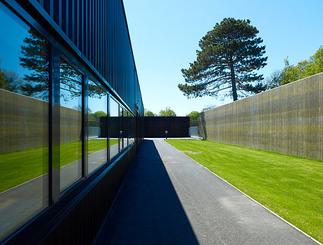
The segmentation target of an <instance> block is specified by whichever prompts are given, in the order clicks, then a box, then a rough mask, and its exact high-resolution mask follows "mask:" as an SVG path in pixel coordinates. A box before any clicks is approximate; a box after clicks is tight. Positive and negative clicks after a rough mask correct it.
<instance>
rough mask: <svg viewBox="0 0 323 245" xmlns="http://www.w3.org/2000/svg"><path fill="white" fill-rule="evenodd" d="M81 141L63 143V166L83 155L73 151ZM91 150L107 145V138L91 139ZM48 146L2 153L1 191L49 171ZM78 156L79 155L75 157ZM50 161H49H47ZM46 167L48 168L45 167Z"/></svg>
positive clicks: (0, 167) (0, 168) (91, 151)
mask: <svg viewBox="0 0 323 245" xmlns="http://www.w3.org/2000/svg"><path fill="white" fill-rule="evenodd" d="M79 143H80V142H79V141H74V142H68V143H63V144H61V151H62V152H61V157H62V166H64V165H67V164H69V163H71V162H73V161H75V160H78V159H80V158H81V157H82V155H81V154H79V152H75V151H73V149H75V145H78V144H79ZM88 143H89V152H90V153H93V152H96V151H99V150H102V149H104V148H106V147H107V140H106V139H105V140H95V139H93V140H89V141H88ZM117 143H118V140H115V139H110V145H114V144H117ZM47 153H48V147H37V148H33V149H28V150H22V151H13V152H6V153H1V154H0V176H1V181H0V192H3V191H5V190H7V189H10V188H12V187H14V186H17V185H19V184H22V183H24V182H26V181H29V180H31V179H34V178H36V177H38V176H41V175H42V174H45V173H47V172H48V169H47V165H46V166H45V165H44V164H43V163H44V157H45V156H48V154H47ZM75 156H77V157H75ZM47 162H48V161H47ZM45 167H46V169H45Z"/></svg>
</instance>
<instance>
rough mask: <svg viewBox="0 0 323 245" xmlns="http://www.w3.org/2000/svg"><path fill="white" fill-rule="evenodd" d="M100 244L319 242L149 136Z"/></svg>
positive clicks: (110, 215)
mask: <svg viewBox="0 0 323 245" xmlns="http://www.w3.org/2000/svg"><path fill="white" fill-rule="evenodd" d="M95 244H153V245H156V244H185V245H188V244H257V245H258V244H292V245H295V244H316V243H315V242H314V241H313V240H312V239H310V238H309V237H307V236H305V235H304V234H303V233H301V232H300V231H298V230H296V229H295V228H293V227H292V226H290V225H288V224H287V223H286V222H284V221H283V220H281V219H280V218H278V217H277V216H275V215H274V214H272V213H271V212H269V211H268V210H266V209H265V208H263V207H262V206H260V205H259V204H257V203H256V202H254V201H253V200H251V199H250V198H248V197H246V196H245V195H244V194H242V193H241V192H239V191H238V190H236V189H235V188H233V187H232V186H230V185H229V184H227V183H226V182H225V181H223V180H222V179H220V178H218V177H217V176H215V175H214V174H212V173H211V172H209V171H208V170H206V169H205V168H203V167H202V166H200V165H199V164H197V163H196V162H194V161H193V160H191V159H190V158H189V157H187V156H186V155H185V154H183V153H181V152H180V151H178V150H177V149H175V148H174V147H172V146H171V145H169V144H167V143H166V142H165V141H164V140H162V139H153V140H145V141H144V142H143V145H142V147H141V148H140V150H139V153H138V155H137V156H136V158H135V160H134V162H133V164H132V165H131V168H130V169H129V172H128V174H127V176H126V179H125V181H124V183H123V185H122V187H121V189H120V191H119V194H118V196H117V198H116V201H115V203H114V205H113V207H112V209H111V211H110V213H109V214H108V216H107V218H106V220H105V223H104V224H103V226H102V228H101V232H100V233H99V235H98V237H97V240H96V243H95Z"/></svg>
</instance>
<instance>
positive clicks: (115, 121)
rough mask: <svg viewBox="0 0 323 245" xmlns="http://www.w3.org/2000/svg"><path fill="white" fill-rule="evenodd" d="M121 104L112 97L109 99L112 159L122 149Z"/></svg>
mask: <svg viewBox="0 0 323 245" xmlns="http://www.w3.org/2000/svg"><path fill="white" fill-rule="evenodd" d="M119 110H120V109H119V104H118V103H117V102H116V101H115V100H114V99H112V98H111V97H110V100H109V113H110V117H109V123H108V125H109V138H110V144H109V145H110V158H111V159H112V158H113V157H114V156H115V155H117V154H118V153H119V151H120V129H121V126H120V118H119V113H120V112H119Z"/></svg>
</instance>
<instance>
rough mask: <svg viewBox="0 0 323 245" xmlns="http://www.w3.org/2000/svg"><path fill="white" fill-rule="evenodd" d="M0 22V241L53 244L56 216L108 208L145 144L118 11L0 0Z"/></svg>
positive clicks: (117, 1) (116, 1) (100, 0)
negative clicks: (93, 206)
mask: <svg viewBox="0 0 323 245" xmlns="http://www.w3.org/2000/svg"><path fill="white" fill-rule="evenodd" d="M0 21H1V23H5V24H2V25H1V26H0V32H1V33H2V34H3V35H1V36H0V242H1V241H5V242H9V243H10V242H12V243H16V242H18V241H24V240H22V239H26V241H25V242H30V243H33V242H40V241H46V239H51V236H55V240H57V241H60V239H61V237H62V236H63V235H62V234H61V233H60V232H59V230H60V228H59V227H60V223H64V222H68V221H65V220H70V218H68V217H70V215H69V213H68V212H67V211H64V212H63V211H62V210H70V213H73V210H77V211H75V212H78V213H79V216H82V215H84V217H85V216H89V217H90V216H91V212H92V211H88V210H87V209H91V207H88V208H87V207H86V205H85V204H82V205H83V206H84V207H83V208H84V210H86V211H84V214H83V213H82V212H83V211H82V209H81V208H80V207H82V205H81V204H78V203H84V202H87V201H88V199H87V198H85V197H86V196H91V198H92V199H93V201H92V202H95V201H96V199H95V196H98V197H99V196H102V195H110V199H111V198H112V199H111V200H113V195H115V193H116V190H117V188H118V186H119V185H120V183H121V181H122V178H123V176H124V174H125V171H126V167H125V166H128V162H130V161H131V159H132V157H131V156H133V154H134V152H135V151H136V149H137V148H138V146H139V145H140V142H141V139H142V135H141V132H142V130H141V127H140V125H139V123H138V122H140V121H141V119H140V118H141V117H142V116H143V104H142V98H141V92H140V87H139V83H138V79H137V74H136V68H135V63H134V59H133V53H132V49H131V44H130V38H129V34H128V28H127V24H126V19H125V14H124V9H123V4H122V1H121V0H111V1H110V0H109V1H104V0H82V1H74V0H73V1H72V0H69V1H58V0H48V1H41V0H39V1H14V0H10V1H2V0H0ZM116 27H118V28H116ZM119 165H120V166H121V165H122V167H118V166H119ZM119 169H121V170H119ZM120 171H121V172H120ZM103 180H104V181H103ZM109 181H110V182H111V185H108V184H107V183H106V182H109ZM103 182H104V183H103ZM98 185H102V186H104V188H103V187H100V188H99V189H100V190H101V191H102V190H103V189H104V190H105V193H101V192H100V191H94V190H95V188H96V186H98ZM110 190H111V191H110ZM110 192H111V193H112V194H111V193H110ZM93 193H94V194H93ZM109 193H110V194H109ZM110 199H109V200H106V199H104V200H106V201H107V203H110V204H111V203H112V201H111V200H110ZM76 200H77V201H76ZM84 200H85V201H84ZM102 200H103V199H102ZM97 202H99V201H98V200H97ZM97 205H100V204H97ZM102 205H103V206H104V205H105V206H106V207H105V209H106V210H108V207H109V204H102ZM97 209H99V210H100V212H101V213H99V214H98V212H97V211H93V212H96V213H93V217H94V218H93V219H91V218H89V219H88V220H87V222H88V223H91V222H92V223H91V224H92V226H91V227H98V226H99V221H98V220H100V218H101V216H102V218H103V217H104V215H105V213H103V212H102V211H101V210H102V208H101V209H100V208H99V207H98V208H97ZM80 210H81V211H80ZM95 217H96V218H95ZM97 217H100V218H99V219H98V218H97ZM69 222H71V221H69ZM93 222H96V223H95V224H94V223H93ZM77 223H78V227H83V226H84V227H86V226H89V225H90V224H86V222H84V225H83V224H82V222H77ZM54 224H55V226H54ZM80 229H81V228H80ZM82 229H83V228H82ZM34 234H38V235H34ZM89 234H90V235H86V236H87V237H86V239H88V241H91V239H92V238H93V234H95V229H94V228H93V229H92V233H91V232H90V231H89Z"/></svg>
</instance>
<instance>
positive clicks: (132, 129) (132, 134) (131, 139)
mask: <svg viewBox="0 0 323 245" xmlns="http://www.w3.org/2000/svg"><path fill="white" fill-rule="evenodd" d="M129 120H130V123H129V144H130V145H132V144H133V143H135V139H134V138H135V117H134V116H133V115H132V114H131V113H130V117H129Z"/></svg>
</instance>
